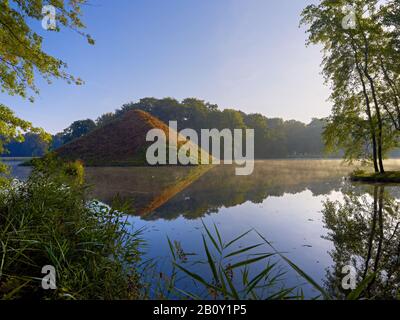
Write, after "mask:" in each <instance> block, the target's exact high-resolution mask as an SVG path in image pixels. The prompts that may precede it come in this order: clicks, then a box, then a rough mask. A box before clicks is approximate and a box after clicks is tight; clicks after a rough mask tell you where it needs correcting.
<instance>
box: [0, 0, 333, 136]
mask: <svg viewBox="0 0 400 320" xmlns="http://www.w3.org/2000/svg"><path fill="white" fill-rule="evenodd" d="M90 2H91V5H90V6H87V7H85V9H84V21H85V23H86V24H87V27H88V30H87V31H88V32H89V33H90V34H91V35H92V36H93V37H94V38H95V40H96V45H95V46H89V45H88V44H87V42H86V41H85V39H83V38H82V37H80V36H79V35H77V34H76V33H74V32H72V31H63V32H61V33H51V32H44V33H43V34H44V37H45V41H44V43H45V49H46V50H47V51H48V52H49V53H51V54H54V55H55V56H57V57H60V58H61V59H62V60H64V61H65V62H67V63H68V66H69V71H70V72H71V73H72V74H74V75H77V76H80V77H82V78H83V79H84V80H85V82H86V83H85V85H84V86H81V87H76V86H73V85H68V84H66V83H64V82H61V81H56V82H55V83H53V84H52V85H50V86H49V85H47V84H45V83H44V82H42V81H40V82H39V86H40V89H41V93H40V96H39V97H37V99H36V102H35V103H34V104H31V103H29V102H27V101H23V100H21V99H19V98H15V97H11V98H10V97H7V96H5V95H4V94H2V95H0V99H1V101H2V102H3V103H5V104H6V105H8V106H10V107H11V108H12V109H13V110H15V112H16V113H17V115H18V116H20V117H22V118H24V119H27V120H30V121H32V122H33V123H34V124H35V125H37V126H41V127H43V128H45V129H46V130H48V131H49V132H52V133H55V132H58V131H61V130H62V129H63V128H65V127H67V126H68V125H69V124H70V123H71V122H73V121H74V120H78V119H85V118H92V119H95V118H97V117H98V116H99V115H101V114H102V113H105V112H109V111H113V110H115V109H116V108H119V107H121V105H122V104H124V103H127V102H130V101H136V100H138V99H140V98H142V97H147V96H152V97H157V98H162V97H167V96H169V97H175V98H177V99H183V98H186V97H197V98H200V99H203V100H206V101H209V102H212V103H216V104H218V105H219V106H220V108H222V109H224V108H235V109H240V110H243V111H245V112H248V113H256V112H257V113H262V114H264V115H266V116H268V117H282V118H284V119H297V120H301V121H305V122H309V121H310V120H311V118H313V117H323V116H326V115H328V114H329V111H330V106H329V103H328V102H326V99H327V98H328V95H329V91H328V89H327V88H326V87H325V86H324V85H323V79H322V76H321V75H320V62H321V54H320V52H319V49H318V48H315V47H314V48H312V47H310V48H306V47H305V39H306V36H305V33H304V30H302V29H299V28H298V24H299V15H300V12H301V10H302V8H304V7H305V6H306V5H307V4H308V3H310V2H312V0H296V1H294V0H115V1H111V0H108V1H106V0H91V1H90Z"/></svg>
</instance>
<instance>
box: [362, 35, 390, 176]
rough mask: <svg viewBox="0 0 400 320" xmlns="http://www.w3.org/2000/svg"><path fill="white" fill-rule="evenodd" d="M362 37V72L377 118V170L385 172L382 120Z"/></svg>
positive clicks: (367, 50) (367, 47)
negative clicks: (368, 85)
mask: <svg viewBox="0 0 400 320" xmlns="http://www.w3.org/2000/svg"><path fill="white" fill-rule="evenodd" d="M362 35H363V38H364V74H365V76H366V78H367V79H368V81H369V84H370V87H371V93H372V98H373V100H374V106H375V113H376V117H377V120H378V137H377V138H378V139H377V144H378V163H379V172H380V173H385V168H384V165H383V150H382V149H383V147H382V145H383V122H382V116H381V110H380V108H379V103H378V98H377V95H376V90H375V84H374V80H373V79H372V77H371V75H370V74H369V71H368V67H369V63H368V61H369V46H368V39H367V37H366V35H365V33H364V32H363V34H362Z"/></svg>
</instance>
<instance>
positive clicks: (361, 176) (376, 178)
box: [350, 170, 400, 183]
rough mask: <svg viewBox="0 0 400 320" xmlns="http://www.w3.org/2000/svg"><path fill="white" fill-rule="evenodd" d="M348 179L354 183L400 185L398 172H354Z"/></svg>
mask: <svg viewBox="0 0 400 320" xmlns="http://www.w3.org/2000/svg"><path fill="white" fill-rule="evenodd" d="M350 179H351V180H352V181H355V182H369V183H400V171H387V172H385V173H375V172H367V171H364V170H356V171H354V172H353V173H352V174H351V175H350Z"/></svg>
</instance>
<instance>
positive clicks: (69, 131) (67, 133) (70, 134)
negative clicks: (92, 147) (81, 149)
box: [62, 119, 96, 144]
mask: <svg viewBox="0 0 400 320" xmlns="http://www.w3.org/2000/svg"><path fill="white" fill-rule="evenodd" d="M95 128H96V123H95V122H94V121H93V120H91V119H86V120H78V121H75V122H73V123H72V124H71V125H70V126H69V127H68V128H66V129H65V130H64V131H63V134H62V142H63V144H66V143H69V142H71V141H73V140H76V139H78V138H80V137H82V136H84V135H86V134H88V133H89V132H91V131H93V130H94V129H95Z"/></svg>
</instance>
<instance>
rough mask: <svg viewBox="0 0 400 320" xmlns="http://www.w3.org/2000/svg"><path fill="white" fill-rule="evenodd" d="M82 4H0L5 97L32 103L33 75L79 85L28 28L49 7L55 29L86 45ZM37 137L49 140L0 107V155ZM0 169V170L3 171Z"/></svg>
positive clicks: (25, 0) (18, 0) (27, 0)
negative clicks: (33, 135)
mask: <svg viewBox="0 0 400 320" xmlns="http://www.w3.org/2000/svg"><path fill="white" fill-rule="evenodd" d="M85 3H86V0H58V1H53V0H9V1H0V44H1V45H0V88H1V91H2V92H5V93H7V94H9V95H12V96H14V95H17V96H20V97H22V98H26V99H29V100H30V101H32V102H33V101H34V95H36V94H38V93H39V89H38V88H37V87H36V85H35V80H36V78H35V77H36V75H40V76H42V77H43V78H44V79H45V80H46V81H47V82H48V83H51V81H52V79H63V80H66V81H67V82H68V83H75V84H82V80H81V79H79V78H75V77H73V76H72V75H70V74H68V73H67V72H66V71H65V69H66V64H65V62H63V61H61V60H59V59H57V58H55V57H53V56H51V55H49V54H47V53H46V52H44V51H43V47H42V45H43V37H42V36H41V35H39V34H38V33H37V32H35V31H33V29H32V27H31V26H30V25H29V24H28V22H29V23H34V22H37V23H38V24H39V23H40V21H41V20H42V19H43V15H42V8H43V6H45V5H52V6H53V7H54V8H55V9H56V11H57V16H56V18H57V22H58V27H57V28H56V30H54V31H55V32H57V31H60V29H61V27H67V28H71V29H72V30H75V31H77V32H78V33H80V34H81V35H83V36H85V37H86V38H87V40H88V42H89V43H90V44H93V43H94V41H93V39H92V38H91V37H90V36H89V35H88V34H85V33H83V32H82V31H81V30H82V29H83V28H84V27H85V26H84V24H83V23H82V21H81V7H82V6H83V5H84V4H85ZM25 132H31V133H36V134H39V135H40V136H41V137H42V138H43V139H44V140H49V139H50V136H49V135H48V134H46V133H45V132H44V130H43V129H40V128H35V127H34V126H33V125H32V123H30V122H28V121H24V120H22V119H20V118H18V117H16V116H15V115H14V113H13V112H12V111H11V110H10V109H9V108H8V107H7V106H5V105H3V104H0V136H1V140H0V152H1V153H3V152H4V144H6V143H8V142H10V141H11V140H18V141H23V138H24V133H25ZM4 169H5V167H4V166H3V165H2V166H1V168H0V170H4Z"/></svg>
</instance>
